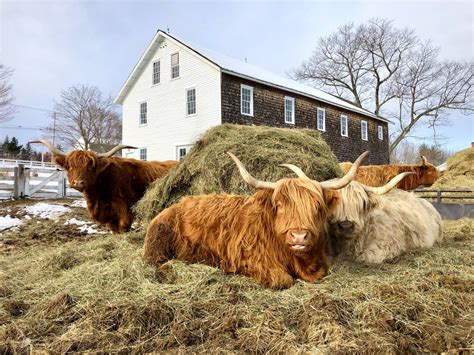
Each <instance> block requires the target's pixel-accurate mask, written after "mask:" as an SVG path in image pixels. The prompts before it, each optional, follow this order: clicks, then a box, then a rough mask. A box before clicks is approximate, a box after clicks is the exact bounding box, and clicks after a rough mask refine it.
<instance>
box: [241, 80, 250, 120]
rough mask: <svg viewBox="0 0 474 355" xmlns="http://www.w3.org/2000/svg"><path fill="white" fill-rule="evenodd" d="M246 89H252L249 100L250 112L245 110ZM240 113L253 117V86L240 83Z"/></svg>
mask: <svg viewBox="0 0 474 355" xmlns="http://www.w3.org/2000/svg"><path fill="white" fill-rule="evenodd" d="M244 90H249V91H250V101H249V111H250V112H249V113H247V112H244V110H243V108H244V107H243V103H244V95H243V91H244ZM240 114H241V115H244V116H252V117H253V87H252V86H248V85H244V84H240Z"/></svg>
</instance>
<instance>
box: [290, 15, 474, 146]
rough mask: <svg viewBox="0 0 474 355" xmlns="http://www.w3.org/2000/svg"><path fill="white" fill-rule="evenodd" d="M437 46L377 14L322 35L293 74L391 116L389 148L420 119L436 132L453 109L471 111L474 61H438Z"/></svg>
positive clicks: (408, 132) (401, 138)
mask: <svg viewBox="0 0 474 355" xmlns="http://www.w3.org/2000/svg"><path fill="white" fill-rule="evenodd" d="M438 52H439V51H438V49H437V48H434V47H433V46H432V45H431V44H430V43H423V42H420V40H419V39H418V37H417V36H416V35H415V33H414V32H413V31H412V30H409V29H398V28H396V27H395V26H394V25H393V23H392V22H391V21H388V20H385V19H378V18H376V19H372V20H370V21H369V22H368V23H366V24H361V25H359V26H355V25H354V24H346V25H343V26H341V27H340V28H339V29H338V30H337V31H336V32H335V33H334V34H332V35H330V36H328V37H325V38H321V39H320V40H319V42H318V45H317V46H316V49H315V51H314V52H313V54H312V56H311V57H310V58H309V60H307V61H305V62H303V63H302V65H301V66H300V67H299V68H298V69H297V70H295V71H294V73H293V76H294V77H295V78H296V79H299V80H304V81H308V82H310V83H312V84H314V85H315V86H317V87H321V88H326V89H328V90H329V91H330V92H331V93H332V94H334V95H336V96H338V97H341V98H343V99H346V100H348V101H350V102H352V103H353V104H354V105H356V106H358V107H362V108H365V109H367V110H369V111H372V112H374V113H375V114H376V115H381V116H386V117H387V118H391V119H394V120H395V121H396V122H397V129H396V130H395V131H393V132H392V134H391V138H392V140H391V144H390V151H391V152H392V151H393V150H394V149H395V148H396V147H397V146H398V145H399V144H400V142H402V141H403V140H404V139H405V138H407V137H408V136H409V134H410V133H411V132H412V131H413V128H414V127H415V125H417V124H419V123H420V122H422V123H424V124H425V125H427V126H428V127H431V128H433V131H434V133H436V127H437V126H439V125H440V124H442V123H445V122H446V120H447V119H448V115H449V112H450V111H451V110H461V111H462V112H463V113H465V114H470V113H471V112H472V109H473V108H472V95H473V91H472V83H473V64H472V63H459V62H440V61H439V60H438Z"/></svg>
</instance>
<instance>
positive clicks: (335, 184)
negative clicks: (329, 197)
mask: <svg viewBox="0 0 474 355" xmlns="http://www.w3.org/2000/svg"><path fill="white" fill-rule="evenodd" d="M367 154H369V151H365V152H364V153H362V154H361V155H359V157H358V158H357V160H356V161H355V162H354V164H352V166H351V168H350V169H349V171H348V172H347V173H346V175H344V176H343V177H342V178H340V179H333V180H328V181H322V182H320V183H319V184H320V185H321V188H322V189H323V190H324V189H333V190H338V189H342V188H343V187H344V186H346V185H348V184H349V183H350V182H351V181H352V180H354V178H355V176H356V173H357V169H358V168H359V166H360V164H361V163H362V160H364V158H365V156H366V155H367Z"/></svg>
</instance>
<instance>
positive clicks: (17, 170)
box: [13, 164, 25, 198]
mask: <svg viewBox="0 0 474 355" xmlns="http://www.w3.org/2000/svg"><path fill="white" fill-rule="evenodd" d="M13 179H14V180H13V198H21V197H24V196H25V166H24V165H23V164H18V166H15V167H14V168H13Z"/></svg>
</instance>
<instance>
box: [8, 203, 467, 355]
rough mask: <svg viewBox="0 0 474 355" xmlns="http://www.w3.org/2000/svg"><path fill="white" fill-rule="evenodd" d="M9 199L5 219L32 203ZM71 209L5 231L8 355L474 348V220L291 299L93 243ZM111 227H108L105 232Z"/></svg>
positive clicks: (130, 243)
mask: <svg viewBox="0 0 474 355" xmlns="http://www.w3.org/2000/svg"><path fill="white" fill-rule="evenodd" d="M37 202H38V201H32V200H28V201H8V202H0V217H1V216H6V215H10V216H12V217H21V218H22V220H24V218H25V210H24V208H25V205H28V204H29V205H33V204H35V203H37ZM48 203H52V204H59V205H65V206H67V207H70V208H71V210H72V212H70V213H68V214H66V215H62V216H60V217H58V219H56V220H48V219H40V218H37V217H35V218H32V219H30V220H24V223H23V224H22V225H21V226H19V227H14V228H10V229H8V230H5V231H3V232H0V353H6V354H9V353H19V354H23V353H31V352H42V351H49V352H53V353H64V352H75V351H80V352H86V351H87V352H91V351H106V352H126V353H138V352H140V353H141V352H150V351H162V352H164V351H166V352H198V353H200V352H211V351H212V352H218V351H222V352H224V351H230V352H236V351H238V352H248V353H261V352H271V353H275V352H291V353H304V352H317V353H331V354H338V353H341V354H342V353H348V352H354V353H364V354H370V353H380V352H383V353H400V352H446V351H449V352H452V353H459V352H465V353H466V354H467V353H469V352H471V351H472V350H473V344H472V327H473V325H474V324H473V323H474V322H473V313H472V310H473V306H474V292H473V291H474V278H473V275H474V273H473V250H474V245H473V244H474V243H473V241H474V220H472V219H470V220H467V219H466V220H461V221H453V222H445V226H444V234H445V239H444V241H443V242H442V243H441V245H437V246H435V247H434V248H432V249H430V250H428V251H419V252H412V253H409V254H407V255H404V256H402V257H401V258H399V259H398V260H397V261H396V262H393V263H390V264H384V265H382V266H380V267H367V266H364V265H361V264H357V263H352V262H337V263H334V264H333V265H332V266H331V270H330V274H329V276H327V277H326V278H325V279H324V280H323V282H322V283H320V284H309V283H306V282H302V281H298V282H296V283H295V285H294V286H293V287H291V288H290V289H288V290H283V291H273V290H269V289H265V288H263V287H261V286H260V285H258V284H257V283H256V282H254V281H253V280H252V279H250V278H247V277H244V276H240V275H228V274H225V273H223V272H222V271H220V270H218V269H215V268H211V267H207V266H204V265H198V264H186V263H182V262H175V261H172V262H170V263H169V265H170V269H171V271H170V272H169V273H168V274H166V275H163V274H159V273H156V272H155V271H154V270H153V269H151V268H148V267H146V266H145V265H144V264H143V262H142V258H141V255H142V246H143V237H144V235H143V233H141V232H131V233H127V234H122V235H111V234H109V233H105V234H87V233H86V232H80V231H79V229H78V226H77V225H71V224H66V225H65V224H64V223H66V221H67V220H69V219H71V218H72V217H74V218H76V219H81V220H86V219H87V214H86V211H85V209H84V208H82V207H71V205H72V201H71V200H55V201H49V202H48ZM98 230H99V231H101V232H103V230H101V229H100V228H98Z"/></svg>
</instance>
